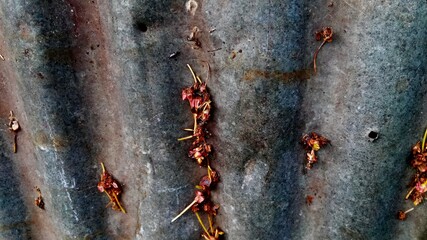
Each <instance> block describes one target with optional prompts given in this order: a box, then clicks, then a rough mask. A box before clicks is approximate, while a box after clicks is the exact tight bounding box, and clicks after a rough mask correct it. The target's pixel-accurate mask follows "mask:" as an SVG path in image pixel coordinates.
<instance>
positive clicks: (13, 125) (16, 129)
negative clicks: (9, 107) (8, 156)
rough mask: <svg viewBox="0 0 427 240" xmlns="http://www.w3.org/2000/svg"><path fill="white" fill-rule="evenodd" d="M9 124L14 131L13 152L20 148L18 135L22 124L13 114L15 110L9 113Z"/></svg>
mask: <svg viewBox="0 0 427 240" xmlns="http://www.w3.org/2000/svg"><path fill="white" fill-rule="evenodd" d="M7 126H8V127H9V130H10V131H11V132H13V152H14V153H16V152H17V150H18V145H17V135H18V132H19V130H21V126H20V125H19V122H18V119H17V118H16V117H15V116H14V115H13V111H10V113H9V123H8V125H7Z"/></svg>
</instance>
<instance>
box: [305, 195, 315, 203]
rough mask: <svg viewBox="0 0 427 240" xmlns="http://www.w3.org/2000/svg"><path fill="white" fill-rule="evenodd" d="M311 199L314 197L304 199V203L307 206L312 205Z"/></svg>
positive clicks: (309, 196)
mask: <svg viewBox="0 0 427 240" xmlns="http://www.w3.org/2000/svg"><path fill="white" fill-rule="evenodd" d="M313 199H314V196H312V195H308V196H307V197H306V198H305V203H306V204H307V205H309V206H310V205H311V204H312V203H313Z"/></svg>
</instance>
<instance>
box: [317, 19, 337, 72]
mask: <svg viewBox="0 0 427 240" xmlns="http://www.w3.org/2000/svg"><path fill="white" fill-rule="evenodd" d="M332 36H333V30H332V28H331V27H325V28H323V29H322V30H320V31H318V32H316V41H322V44H320V46H319V47H318V48H317V50H316V52H315V53H314V57H313V68H314V73H316V72H317V65H316V60H317V54H319V51H320V49H321V48H322V47H323V45H325V43H327V42H328V43H330V42H332Z"/></svg>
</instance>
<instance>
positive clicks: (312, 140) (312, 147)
mask: <svg viewBox="0 0 427 240" xmlns="http://www.w3.org/2000/svg"><path fill="white" fill-rule="evenodd" d="M328 143H330V141H329V140H328V139H326V138H325V137H322V136H320V135H319V134H317V133H315V132H312V133H311V134H304V136H302V138H301V144H302V145H303V147H304V149H305V150H307V157H306V160H307V161H306V165H305V168H306V169H311V168H312V167H313V164H315V163H316V162H317V156H316V152H317V151H319V150H320V148H322V147H323V146H325V145H326V144H328Z"/></svg>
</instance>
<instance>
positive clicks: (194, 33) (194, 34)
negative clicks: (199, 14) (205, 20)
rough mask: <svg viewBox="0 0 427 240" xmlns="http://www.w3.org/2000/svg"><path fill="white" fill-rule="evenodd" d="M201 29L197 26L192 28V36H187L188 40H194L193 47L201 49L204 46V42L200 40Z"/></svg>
mask: <svg viewBox="0 0 427 240" xmlns="http://www.w3.org/2000/svg"><path fill="white" fill-rule="evenodd" d="M199 35H200V29H199V28H198V27H197V26H195V27H193V29H192V30H191V33H190V36H188V37H187V41H190V42H194V45H193V49H199V48H201V47H202V43H201V42H200V40H199Z"/></svg>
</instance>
